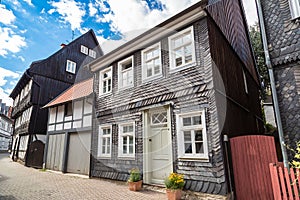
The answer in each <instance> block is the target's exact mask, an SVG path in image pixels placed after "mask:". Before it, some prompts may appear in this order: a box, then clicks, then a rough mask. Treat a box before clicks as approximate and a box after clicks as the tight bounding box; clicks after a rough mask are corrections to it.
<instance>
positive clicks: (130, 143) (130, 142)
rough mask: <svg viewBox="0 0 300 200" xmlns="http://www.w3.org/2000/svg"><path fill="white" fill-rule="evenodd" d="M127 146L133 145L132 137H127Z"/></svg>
mask: <svg viewBox="0 0 300 200" xmlns="http://www.w3.org/2000/svg"><path fill="white" fill-rule="evenodd" d="M129 145H133V136H129Z"/></svg>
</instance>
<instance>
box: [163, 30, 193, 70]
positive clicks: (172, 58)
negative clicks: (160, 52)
mask: <svg viewBox="0 0 300 200" xmlns="http://www.w3.org/2000/svg"><path fill="white" fill-rule="evenodd" d="M186 33H189V34H190V36H191V41H189V42H188V43H186V44H182V45H181V50H183V48H184V46H185V45H187V44H190V45H191V46H192V47H191V48H192V49H191V50H192V52H191V54H192V61H191V62H189V63H185V61H184V59H183V60H182V62H183V64H182V65H180V66H178V67H176V62H175V51H174V48H175V47H174V46H173V41H174V40H175V39H176V38H181V37H183V36H184V34H186ZM168 42H169V63H170V65H169V66H170V72H174V71H178V70H182V69H185V68H187V67H190V66H192V65H194V64H196V53H195V39H194V27H193V26H190V27H188V28H186V29H184V30H182V31H180V32H178V33H176V34H174V35H172V36H170V37H168ZM182 53H183V52H182ZM182 58H184V55H182Z"/></svg>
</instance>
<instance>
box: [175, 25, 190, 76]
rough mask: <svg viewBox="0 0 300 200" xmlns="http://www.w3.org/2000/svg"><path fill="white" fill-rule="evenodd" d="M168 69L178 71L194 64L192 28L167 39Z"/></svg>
mask: <svg viewBox="0 0 300 200" xmlns="http://www.w3.org/2000/svg"><path fill="white" fill-rule="evenodd" d="M169 46H170V47H169V56H170V68H171V70H172V69H178V68H180V67H182V66H187V65H188V64H192V63H194V62H195V47H194V34H193V27H190V28H187V29H185V30H183V31H181V32H179V33H177V34H175V35H173V36H170V37H169Z"/></svg>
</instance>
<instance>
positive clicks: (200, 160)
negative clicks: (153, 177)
mask: <svg viewBox="0 0 300 200" xmlns="http://www.w3.org/2000/svg"><path fill="white" fill-rule="evenodd" d="M178 160H179V161H190V162H209V158H208V157H187V156H185V157H181V158H178Z"/></svg>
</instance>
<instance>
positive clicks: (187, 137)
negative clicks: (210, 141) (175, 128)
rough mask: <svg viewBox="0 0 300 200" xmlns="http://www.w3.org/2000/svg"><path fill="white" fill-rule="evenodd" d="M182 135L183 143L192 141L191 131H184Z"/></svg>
mask: <svg viewBox="0 0 300 200" xmlns="http://www.w3.org/2000/svg"><path fill="white" fill-rule="evenodd" d="M183 134H184V142H190V141H192V137H191V131H184V132H183Z"/></svg>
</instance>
